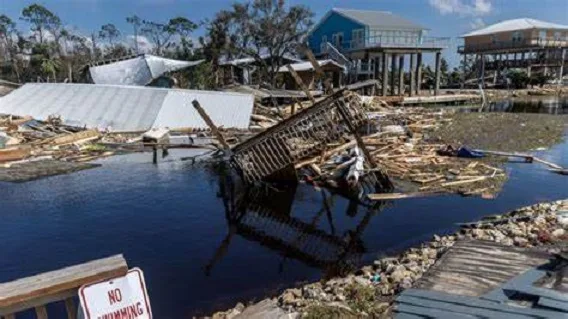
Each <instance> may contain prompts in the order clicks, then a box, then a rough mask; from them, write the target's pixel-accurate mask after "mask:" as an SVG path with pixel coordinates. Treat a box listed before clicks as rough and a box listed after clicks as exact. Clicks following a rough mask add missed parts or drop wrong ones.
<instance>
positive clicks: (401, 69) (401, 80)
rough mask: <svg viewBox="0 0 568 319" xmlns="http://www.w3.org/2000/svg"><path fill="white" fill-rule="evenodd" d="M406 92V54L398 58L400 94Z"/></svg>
mask: <svg viewBox="0 0 568 319" xmlns="http://www.w3.org/2000/svg"><path fill="white" fill-rule="evenodd" d="M403 92H404V54H401V55H400V57H399V58H398V95H402V94H403Z"/></svg>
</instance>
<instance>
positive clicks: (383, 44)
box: [333, 36, 450, 51]
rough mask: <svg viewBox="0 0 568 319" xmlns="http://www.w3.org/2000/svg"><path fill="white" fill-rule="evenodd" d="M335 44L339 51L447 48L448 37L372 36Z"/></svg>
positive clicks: (448, 43)
mask: <svg viewBox="0 0 568 319" xmlns="http://www.w3.org/2000/svg"><path fill="white" fill-rule="evenodd" d="M333 45H335V47H336V48H338V49H339V50H340V51H349V50H356V49H363V48H441V49H443V48H447V47H448V46H449V45H450V38H440V37H415V36H414V37H413V36H372V37H366V38H365V39H361V40H351V41H345V42H342V43H341V44H340V45H336V44H333Z"/></svg>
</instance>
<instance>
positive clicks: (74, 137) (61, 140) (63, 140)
mask: <svg viewBox="0 0 568 319" xmlns="http://www.w3.org/2000/svg"><path fill="white" fill-rule="evenodd" d="M100 136H101V133H99V131H98V130H96V129H92V130H86V131H81V132H77V133H71V134H64V135H62V136H56V137H54V138H53V139H52V140H50V141H49V142H50V143H51V144H54V145H59V146H61V145H67V144H73V143H75V142H77V141H83V140H88V139H96V138H98V137H100Z"/></svg>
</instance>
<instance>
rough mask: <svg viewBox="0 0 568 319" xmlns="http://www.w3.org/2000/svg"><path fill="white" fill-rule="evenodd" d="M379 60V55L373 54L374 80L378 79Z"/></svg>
mask: <svg viewBox="0 0 568 319" xmlns="http://www.w3.org/2000/svg"><path fill="white" fill-rule="evenodd" d="M380 62H381V60H380V59H379V57H378V56H375V58H374V59H373V63H374V64H375V74H373V79H375V80H378V79H379V74H380V73H379V71H380Z"/></svg>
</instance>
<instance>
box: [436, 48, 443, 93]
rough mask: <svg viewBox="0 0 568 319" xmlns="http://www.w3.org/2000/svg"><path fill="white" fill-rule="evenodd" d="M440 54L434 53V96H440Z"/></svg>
mask: <svg viewBox="0 0 568 319" xmlns="http://www.w3.org/2000/svg"><path fill="white" fill-rule="evenodd" d="M441 58H442V52H436V71H435V76H436V80H435V83H434V95H438V94H440V67H441Z"/></svg>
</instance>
